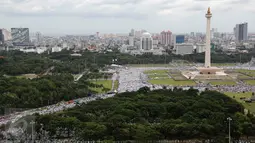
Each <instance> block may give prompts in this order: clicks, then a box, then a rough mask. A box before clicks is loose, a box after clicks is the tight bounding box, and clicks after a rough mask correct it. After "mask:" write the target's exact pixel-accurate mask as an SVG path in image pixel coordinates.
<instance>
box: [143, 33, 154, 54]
mask: <svg viewBox="0 0 255 143" xmlns="http://www.w3.org/2000/svg"><path fill="white" fill-rule="evenodd" d="M152 42H153V39H152V37H151V34H150V33H148V32H145V33H143V35H142V37H141V42H140V47H141V50H152Z"/></svg>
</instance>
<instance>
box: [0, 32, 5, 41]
mask: <svg viewBox="0 0 255 143" xmlns="http://www.w3.org/2000/svg"><path fill="white" fill-rule="evenodd" d="M3 43H4V34H3V30H2V29H0V44H3Z"/></svg>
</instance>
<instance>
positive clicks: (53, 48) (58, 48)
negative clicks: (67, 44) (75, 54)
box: [51, 47, 62, 53]
mask: <svg viewBox="0 0 255 143" xmlns="http://www.w3.org/2000/svg"><path fill="white" fill-rule="evenodd" d="M60 51H62V48H61V47H52V49H51V52H52V53H54V52H60Z"/></svg>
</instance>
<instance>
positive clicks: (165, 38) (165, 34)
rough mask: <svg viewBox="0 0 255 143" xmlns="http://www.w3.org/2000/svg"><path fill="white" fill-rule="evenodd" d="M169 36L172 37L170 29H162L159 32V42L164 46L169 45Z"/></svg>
mask: <svg viewBox="0 0 255 143" xmlns="http://www.w3.org/2000/svg"><path fill="white" fill-rule="evenodd" d="M171 37H172V32H171V31H162V32H161V33H160V43H161V44H163V45H166V46H167V45H171Z"/></svg>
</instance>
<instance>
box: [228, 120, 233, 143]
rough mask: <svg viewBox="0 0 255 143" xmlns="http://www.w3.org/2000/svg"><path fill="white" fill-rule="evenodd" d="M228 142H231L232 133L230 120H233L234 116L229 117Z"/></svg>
mask: <svg viewBox="0 0 255 143" xmlns="http://www.w3.org/2000/svg"><path fill="white" fill-rule="evenodd" d="M227 120H228V142H229V143H231V135H230V122H231V121H232V118H230V117H228V118H227Z"/></svg>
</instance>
